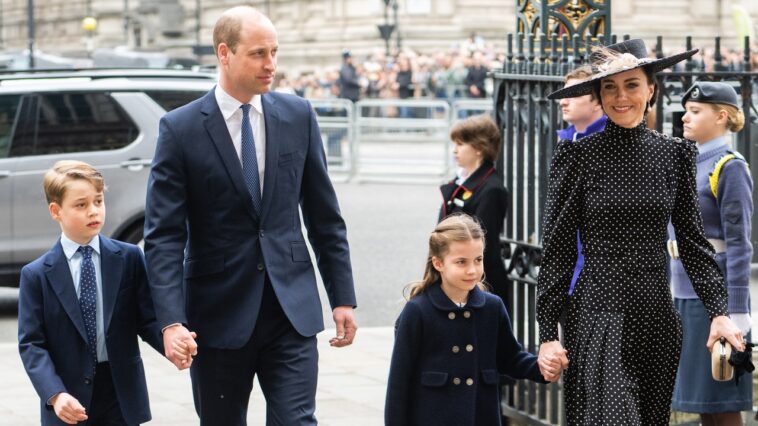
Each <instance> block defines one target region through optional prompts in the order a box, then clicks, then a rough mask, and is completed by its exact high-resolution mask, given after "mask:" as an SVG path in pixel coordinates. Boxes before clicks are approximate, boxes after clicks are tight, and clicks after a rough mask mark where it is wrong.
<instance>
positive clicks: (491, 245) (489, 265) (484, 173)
mask: <svg viewBox="0 0 758 426" xmlns="http://www.w3.org/2000/svg"><path fill="white" fill-rule="evenodd" d="M440 191H441V192H442V200H443V201H442V207H441V208H440V214H439V220H438V221H442V219H444V218H446V217H447V216H449V215H451V214H453V213H459V212H463V213H466V214H468V215H469V216H474V217H476V218H477V219H478V220H479V223H480V224H481V225H482V228H484V232H485V236H484V277H485V280H486V281H487V283H488V284H489V285H490V286H492V290H493V292H494V293H495V294H497V295H498V296H500V297H501V298H502V299H503V300H504V301H505V300H506V296H507V293H506V291H507V285H508V273H507V272H506V270H505V264H504V263H503V257H502V255H501V254H500V234H501V232H502V231H503V224H504V222H505V216H506V215H507V213H508V190H507V189H506V188H505V187H504V186H503V182H502V181H500V179H499V178H498V176H497V173H495V168H494V166H493V165H492V163H491V162H489V161H485V162H483V163H482V165H481V166H479V168H478V169H476V170H475V171H474V172H473V173H472V174H471V176H469V177H467V178H466V180H465V181H463V182H461V183H460V184H459V183H456V180H455V179H454V180H452V181H450V182H448V183H446V184H445V185H442V186H441V187H440Z"/></svg>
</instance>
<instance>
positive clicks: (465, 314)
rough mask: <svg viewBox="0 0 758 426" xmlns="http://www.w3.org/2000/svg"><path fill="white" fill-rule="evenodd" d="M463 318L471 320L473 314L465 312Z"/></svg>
mask: <svg viewBox="0 0 758 426" xmlns="http://www.w3.org/2000/svg"><path fill="white" fill-rule="evenodd" d="M463 317H464V318H471V312H469V311H463Z"/></svg>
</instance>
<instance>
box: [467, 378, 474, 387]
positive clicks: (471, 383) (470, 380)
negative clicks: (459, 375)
mask: <svg viewBox="0 0 758 426" xmlns="http://www.w3.org/2000/svg"><path fill="white" fill-rule="evenodd" d="M466 384H467V385H469V386H471V385H473V384H474V379H472V378H468V379H466Z"/></svg>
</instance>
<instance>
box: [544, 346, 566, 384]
mask: <svg viewBox="0 0 758 426" xmlns="http://www.w3.org/2000/svg"><path fill="white" fill-rule="evenodd" d="M567 355H568V352H566V349H563V346H562V345H561V342H559V341H557V340H555V341H552V342H545V343H543V344H541V345H540V351H539V355H538V356H537V365H539V367H540V372H541V373H542V377H544V378H545V380H547V381H548V382H557V381H558V379H560V378H561V372H562V371H563V370H565V369H566V368H568V365H569V360H568V356H567Z"/></svg>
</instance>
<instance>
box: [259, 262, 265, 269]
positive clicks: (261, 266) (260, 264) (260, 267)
mask: <svg viewBox="0 0 758 426" xmlns="http://www.w3.org/2000/svg"><path fill="white" fill-rule="evenodd" d="M263 268H264V266H263V264H262V263H259V264H258V270H259V271H262V270H263Z"/></svg>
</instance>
